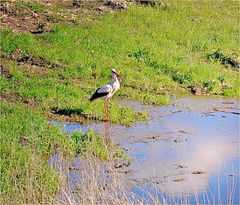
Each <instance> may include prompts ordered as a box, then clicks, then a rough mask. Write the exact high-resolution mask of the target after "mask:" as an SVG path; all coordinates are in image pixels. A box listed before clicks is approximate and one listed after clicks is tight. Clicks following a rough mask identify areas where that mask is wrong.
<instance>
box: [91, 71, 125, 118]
mask: <svg viewBox="0 0 240 205" xmlns="http://www.w3.org/2000/svg"><path fill="white" fill-rule="evenodd" d="M111 73H112V77H113V81H112V82H110V83H108V84H107V85H104V86H102V87H100V88H98V89H97V90H96V91H95V93H94V94H93V95H92V97H91V98H90V102H92V101H93V100H95V99H97V98H100V97H103V98H105V101H104V121H109V113H108V99H109V98H111V97H112V96H113V94H114V93H115V92H116V91H117V90H119V89H120V83H119V79H118V78H121V76H120V75H119V74H118V73H117V72H116V70H115V69H112V70H111Z"/></svg>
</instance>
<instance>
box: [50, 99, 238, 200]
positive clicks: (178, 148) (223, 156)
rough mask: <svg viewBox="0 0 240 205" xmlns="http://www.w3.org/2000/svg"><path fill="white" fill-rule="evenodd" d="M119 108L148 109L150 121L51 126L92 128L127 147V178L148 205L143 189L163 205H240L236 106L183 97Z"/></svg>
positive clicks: (229, 102) (225, 101) (232, 101)
mask: <svg viewBox="0 0 240 205" xmlns="http://www.w3.org/2000/svg"><path fill="white" fill-rule="evenodd" d="M121 104H122V105H123V106H126V105H127V106H132V107H134V108H135V109H136V110H146V111H147V112H148V114H149V120H148V121H147V122H140V123H136V124H135V125H133V126H131V127H125V126H118V125H109V124H106V123H89V124H74V123H59V122H52V123H53V124H55V125H60V126H61V127H62V129H63V130H64V131H67V132H73V131H75V130H77V131H83V132H86V131H87V130H89V129H94V130H95V131H96V132H98V133H99V134H102V135H103V136H104V135H105V136H106V135H107V136H106V137H110V138H111V140H113V141H114V142H115V143H119V144H120V145H121V146H122V147H124V148H126V150H128V151H127V154H128V155H130V156H131V157H132V159H133V160H132V163H131V165H130V166H129V167H127V168H125V170H127V172H126V173H128V174H126V175H125V179H126V181H127V182H128V183H129V187H130V189H131V191H132V192H133V193H135V194H136V196H139V197H140V198H141V197H142V198H144V200H145V201H146V202H149V203H151V197H150V196H149V194H146V191H145V190H148V191H150V192H151V190H152V192H154V194H155V195H157V197H158V200H159V201H166V202H167V203H191V204H197V203H207V204H212V203H215V204H216V203H224V204H225V203H234V204H236V203H237V204H238V203H239V101H237V100H235V99H225V98H206V97H205V98H202V97H184V98H181V99H173V100H172V103H171V106H168V107H158V106H152V105H141V104H140V103H136V102H129V101H123V102H121ZM76 161H81V159H75V164H78V162H76ZM79 164H80V163H79ZM76 176H77V175H73V177H72V178H71V177H70V179H69V180H70V181H71V180H73V179H74V180H76ZM74 177H75V178H74ZM156 190H157V191H156Z"/></svg>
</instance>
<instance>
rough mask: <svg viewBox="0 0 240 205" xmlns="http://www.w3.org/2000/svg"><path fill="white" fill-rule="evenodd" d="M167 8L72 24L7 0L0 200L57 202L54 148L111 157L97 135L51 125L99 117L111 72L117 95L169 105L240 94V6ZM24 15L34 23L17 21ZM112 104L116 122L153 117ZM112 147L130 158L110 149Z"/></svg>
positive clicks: (59, 8)
mask: <svg viewBox="0 0 240 205" xmlns="http://www.w3.org/2000/svg"><path fill="white" fill-rule="evenodd" d="M164 2H165V3H164V6H162V5H158V6H155V7H152V6H139V5H135V4H130V5H128V8H127V9H126V10H123V11H119V12H111V13H105V14H103V15H99V14H97V15H96V13H94V12H93V13H91V12H90V13H87V14H85V15H84V14H82V13H80V12H79V13H77V12H76V11H74V18H73V19H72V17H71V15H72V12H73V11H72V10H71V9H70V8H69V6H66V5H62V4H59V5H52V6H47V5H46V4H44V3H37V2H34V1H33V2H31V1H29V2H24V1H21V2H15V1H14V2H11V1H1V4H4V5H5V7H4V5H3V7H1V8H2V11H4V12H5V16H3V17H1V18H2V19H1V20H2V21H3V25H5V24H6V25H7V26H6V27H5V28H4V29H2V30H1V67H0V68H1V76H0V84H1V93H0V97H1V99H0V100H1V108H0V109H1V123H0V128H1V130H0V131H1V135H0V138H1V142H2V143H1V145H0V153H1V161H0V167H1V168H0V170H1V179H0V195H1V196H0V202H6V203H7V202H10V200H11V201H12V202H19V203H44V202H46V201H49V200H52V202H54V200H55V198H54V196H55V194H56V193H57V190H58V188H59V183H60V181H59V176H58V175H57V174H56V173H55V172H54V171H53V170H52V169H51V168H49V167H48V158H49V156H50V155H51V154H52V153H53V152H59V153H61V154H62V155H64V154H66V155H72V156H73V155H74V154H82V155H85V154H86V153H91V154H93V155H94V156H96V157H98V158H100V159H108V157H109V147H106V144H105V142H104V140H103V139H102V138H101V137H100V136H96V134H94V133H92V132H90V133H87V134H82V133H73V134H72V136H69V135H68V134H65V133H62V132H61V130H60V128H58V127H54V126H51V125H49V124H48V120H49V118H50V119H58V120H69V121H77V122H78V121H80V122H82V121H86V120H102V119H103V102H102V101H101V100H98V101H96V102H94V103H91V104H90V103H89V97H90V96H91V94H92V93H93V91H95V89H96V88H97V87H98V86H100V85H102V84H104V83H106V82H108V81H109V78H110V74H109V73H110V72H109V71H110V69H111V68H115V69H116V70H117V71H118V72H119V73H121V75H122V77H123V80H122V82H121V86H122V88H121V90H120V91H119V92H118V93H116V94H115V96H114V99H116V98H117V99H129V100H137V101H141V102H142V103H153V104H158V105H161V104H164V105H167V104H169V101H170V96H171V95H179V94H187V93H188V94H189V93H190V92H191V88H198V89H204V90H205V93H206V94H209V95H223V96H234V97H238V95H239V79H238V77H239V63H238V62H239V60H240V59H239V56H238V53H239V48H238V46H237V45H238V44H239V26H238V24H239V22H238V9H239V3H238V2H236V1H228V2H224V1H220V2H218V3H217V4H216V2H214V1H188V2H184V1H164ZM6 3H7V5H8V6H6ZM69 5H70V4H69ZM94 9H95V8H94ZM94 11H95V10H94ZM213 11H214V12H213ZM62 13H64V15H66V16H62V15H61V14H62ZM26 15H27V16H28V15H33V17H32V16H31V17H30V18H29V19H33V22H28V24H26V25H25V24H24V22H23V21H22V20H21V22H20V23H19V22H14V21H12V22H11V21H10V20H11V19H12V18H15V19H18V18H19V19H22V18H23V16H26ZM8 17H12V18H9V19H10V20H9V19H8ZM4 18H7V20H6V19H4ZM37 18H39V19H38V20H36V19H37ZM66 19H68V20H66ZM6 21H8V22H6ZM26 21H27V18H26ZM41 21H42V22H41ZM69 22H70V23H69ZM17 23H18V24H19V25H20V27H19V26H17ZM21 24H23V25H24V26H25V27H24V28H21ZM35 24H37V25H38V26H37V28H35V30H34V29H33V30H29V32H26V31H25V30H26V28H27V27H28V26H29V27H31V26H32V25H35ZM15 27H16V29H15ZM24 29H25V30H24ZM16 31H17V32H16ZM24 31H25V32H24ZM217 52H218V53H219V55H218V56H216V53H217ZM220 54H221V55H220ZM229 62H230V63H229ZM231 62H234V63H235V64H234V65H237V66H235V67H234V69H233V66H232V64H233V63H232V64H231ZM114 99H113V102H112V105H111V107H110V116H111V122H112V123H119V124H123V125H131V124H132V123H134V122H135V121H138V120H146V119H147V113H145V112H136V111H134V110H133V109H132V108H130V107H124V106H121V105H120V104H119V103H117V100H114ZM110 150H111V152H113V153H114V154H113V155H115V156H117V157H123V155H124V153H123V152H122V151H121V149H119V148H116V147H115V148H114V146H113V145H112V148H111V149H110Z"/></svg>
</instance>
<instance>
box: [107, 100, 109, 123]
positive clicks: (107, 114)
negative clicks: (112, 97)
mask: <svg viewBox="0 0 240 205" xmlns="http://www.w3.org/2000/svg"><path fill="white" fill-rule="evenodd" d="M107 121H109V112H108V98H107Z"/></svg>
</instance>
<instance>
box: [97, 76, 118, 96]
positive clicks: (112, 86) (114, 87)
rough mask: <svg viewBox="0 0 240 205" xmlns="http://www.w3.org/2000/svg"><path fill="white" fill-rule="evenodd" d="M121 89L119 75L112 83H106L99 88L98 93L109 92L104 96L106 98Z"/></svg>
mask: <svg viewBox="0 0 240 205" xmlns="http://www.w3.org/2000/svg"><path fill="white" fill-rule="evenodd" d="M119 89H120V83H119V81H118V79H117V77H113V81H112V82H111V83H108V84H107V85H104V86H102V87H100V88H99V90H98V91H97V92H98V93H108V94H107V95H105V96H103V97H104V98H111V97H112V96H113V95H114V93H115V92H117V91H118V90H119Z"/></svg>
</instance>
